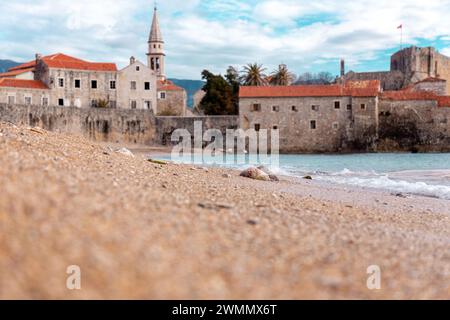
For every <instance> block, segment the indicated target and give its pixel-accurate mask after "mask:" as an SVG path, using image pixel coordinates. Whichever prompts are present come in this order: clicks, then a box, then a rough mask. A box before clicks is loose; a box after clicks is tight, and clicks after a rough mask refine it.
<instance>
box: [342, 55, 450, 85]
mask: <svg viewBox="0 0 450 320" xmlns="http://www.w3.org/2000/svg"><path fill="white" fill-rule="evenodd" d="M341 68H342V71H341V78H340V80H341V81H345V80H379V81H380V82H381V87H382V89H383V90H401V89H404V88H406V87H408V86H410V85H411V84H415V83H417V82H420V81H423V80H425V79H429V78H438V79H441V80H445V81H447V83H446V87H447V89H446V91H445V92H450V58H449V57H447V56H445V55H443V54H441V53H439V52H437V50H436V49H435V48H433V47H426V48H419V47H416V46H412V47H409V48H405V49H403V50H400V51H398V52H396V53H394V54H393V55H392V56H391V67H390V71H380V72H360V73H357V72H353V71H350V72H348V73H346V74H345V71H344V70H345V68H344V66H342V67H341ZM343 73H344V74H345V75H343ZM433 85H437V86H439V85H440V84H439V83H438V82H434V83H433V84H431V83H429V84H428V87H430V86H433Z"/></svg>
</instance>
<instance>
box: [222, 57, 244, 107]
mask: <svg viewBox="0 0 450 320" xmlns="http://www.w3.org/2000/svg"><path fill="white" fill-rule="evenodd" d="M225 79H227V82H228V84H229V85H230V86H231V89H232V92H233V114H238V113H239V87H240V86H241V80H240V77H239V71H237V69H236V68H235V67H232V66H230V67H228V69H227V73H226V74H225Z"/></svg>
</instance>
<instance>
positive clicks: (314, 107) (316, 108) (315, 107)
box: [311, 105, 319, 111]
mask: <svg viewBox="0 0 450 320" xmlns="http://www.w3.org/2000/svg"><path fill="white" fill-rule="evenodd" d="M311 110H312V111H319V106H316V105H314V106H311Z"/></svg>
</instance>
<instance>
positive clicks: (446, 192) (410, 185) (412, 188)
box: [316, 176, 450, 200]
mask: <svg viewBox="0 0 450 320" xmlns="http://www.w3.org/2000/svg"><path fill="white" fill-rule="evenodd" d="M316 179H317V180H322V181H329V182H333V183H339V184H347V185H354V186H360V187H368V188H376V189H384V190H389V191H395V192H402V193H410V194H416V195H423V196H427V197H437V198H441V199H447V200H450V186H446V185H437V184H436V185H431V184H427V183H425V182H409V181H404V180H392V179H390V178H389V177H387V176H379V177H372V178H361V177H342V176H339V177H338V176H333V177H331V176H328V177H327V176H318V177H316Z"/></svg>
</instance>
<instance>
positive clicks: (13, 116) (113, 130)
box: [0, 103, 238, 145]
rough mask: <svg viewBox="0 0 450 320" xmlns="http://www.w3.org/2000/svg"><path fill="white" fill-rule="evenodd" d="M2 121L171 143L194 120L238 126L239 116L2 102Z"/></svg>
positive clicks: (103, 138) (102, 137) (98, 137)
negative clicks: (166, 114)
mask: <svg viewBox="0 0 450 320" xmlns="http://www.w3.org/2000/svg"><path fill="white" fill-rule="evenodd" d="M0 121H6V122H11V123H13V124H16V125H25V126H31V127H40V128H43V129H46V130H49V131H55V132H64V133H71V134H77V135H80V134H81V135H83V136H85V137H86V138H89V139H91V140H93V141H100V142H114V143H135V144H143V145H170V144H171V142H170V137H171V134H172V133H173V131H175V129H179V128H180V129H182V128H186V129H188V130H190V132H192V134H193V132H194V130H193V128H194V122H195V121H201V122H202V123H203V130H204V131H206V130H208V129H216V128H218V129H220V130H222V132H223V133H224V134H225V132H226V129H237V127H238V117H237V116H221V117H156V116H155V115H154V114H153V113H152V112H150V111H148V110H138V109H109V108H104V109H100V108H75V107H64V108H61V107H55V106H41V105H10V104H6V103H0Z"/></svg>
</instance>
